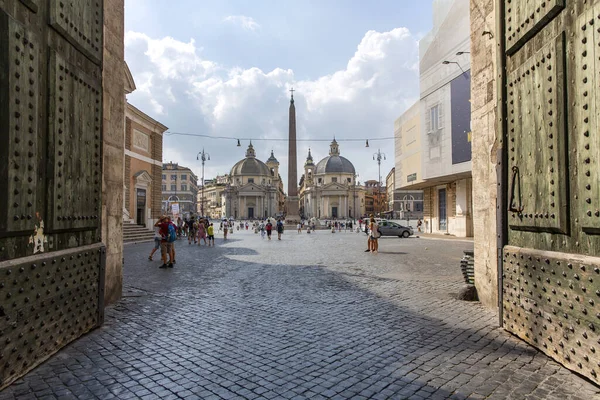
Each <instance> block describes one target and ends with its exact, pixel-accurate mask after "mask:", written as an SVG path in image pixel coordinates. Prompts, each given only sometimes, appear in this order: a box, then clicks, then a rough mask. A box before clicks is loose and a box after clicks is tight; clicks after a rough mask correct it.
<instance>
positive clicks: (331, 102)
mask: <svg viewBox="0 0 600 400" xmlns="http://www.w3.org/2000/svg"><path fill="white" fill-rule="evenodd" d="M431 8H432V1H431V0H374V1H369V2H367V1H363V0H306V1H281V0H279V1H274V0H273V1H271V0H256V1H242V0H238V1H232V0H220V1H205V0H203V1H200V0H125V60H126V61H127V64H128V65H129V68H130V70H131V72H132V75H133V78H134V80H135V83H136V86H137V90H136V91H135V92H133V93H132V94H130V95H128V96H127V99H128V101H129V102H130V103H131V104H133V105H134V106H136V107H137V108H139V109H141V110H142V111H143V112H145V113H146V114H148V115H149V116H151V117H152V118H154V119H156V120H158V121H159V122H161V123H163V124H164V125H166V126H167V127H169V130H168V132H167V133H166V134H165V135H164V140H163V161H164V162H170V161H173V162H178V163H179V164H180V165H183V166H186V167H189V168H191V169H192V170H193V171H194V172H195V173H196V175H198V177H199V179H200V177H201V162H200V161H197V155H198V153H199V152H200V151H202V150H204V151H205V152H206V153H208V154H209V155H210V161H206V163H205V170H204V177H205V179H211V178H214V177H215V176H216V175H217V174H219V175H221V174H226V173H229V171H230V169H231V167H232V166H233V164H234V163H235V162H237V161H239V160H241V159H243V158H244V156H245V152H246V149H247V147H248V144H249V139H253V143H252V144H253V146H254V148H255V150H256V153H257V158H259V159H261V160H263V161H266V160H267V158H269V156H270V153H271V151H273V152H274V155H275V157H276V158H277V159H278V161H279V162H280V174H281V176H282V178H283V181H284V188H285V189H286V190H287V161H288V158H287V154H288V143H287V141H286V139H287V137H288V111H289V100H290V92H289V89H290V88H292V87H293V88H294V89H295V92H294V100H295V107H296V125H297V135H298V142H297V158H298V179H300V176H301V175H302V173H303V171H304V168H303V166H304V161H305V160H306V156H307V153H308V149H309V148H310V149H311V152H312V155H313V158H314V159H315V162H317V161H318V160H321V159H322V158H324V157H326V156H327V155H328V153H329V144H330V142H331V140H332V139H333V138H334V137H335V138H336V140H337V141H338V142H339V145H340V153H341V155H342V156H344V157H346V158H348V159H349V160H350V161H351V162H352V163H353V164H354V166H355V168H356V172H357V173H358V174H359V178H358V180H359V181H361V182H364V181H366V180H369V179H377V175H378V165H377V161H374V160H373V155H374V153H376V152H377V151H378V150H380V151H381V152H382V153H383V154H384V155H385V156H386V157H385V160H382V161H381V176H382V181H383V184H384V185H385V177H386V175H387V174H388V172H389V171H390V170H391V168H393V166H394V141H393V139H385V140H378V139H383V138H392V137H393V135H394V120H395V119H397V118H398V117H399V116H401V115H402V113H403V112H404V111H405V110H406V109H408V108H409V107H410V106H411V105H412V104H414V103H415V102H416V101H417V100H418V97H419V71H418V65H419V51H418V41H419V39H420V38H422V37H423V36H424V35H425V34H426V33H427V32H428V31H429V30H430V29H431V25H432V15H431V14H432V10H431ZM179 133H183V134H185V135H181V134H179ZM198 135H202V136H198ZM206 136H208V137H206ZM216 137H226V138H234V139H218V138H216ZM366 138H368V139H369V144H370V147H369V148H366V147H365V142H364V140H356V139H366ZM237 139H240V142H241V147H237ZM348 139H350V141H348ZM352 139H354V140H352Z"/></svg>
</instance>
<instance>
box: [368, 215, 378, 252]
mask: <svg viewBox="0 0 600 400" xmlns="http://www.w3.org/2000/svg"><path fill="white" fill-rule="evenodd" d="M369 235H370V236H369V237H370V239H371V242H370V243H371V248H370V250H371V253H377V252H378V250H379V242H378V240H379V237H380V236H381V232H379V225H377V222H375V218H373V216H371V223H370V224H369Z"/></svg>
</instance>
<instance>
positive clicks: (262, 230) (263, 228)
mask: <svg viewBox="0 0 600 400" xmlns="http://www.w3.org/2000/svg"><path fill="white" fill-rule="evenodd" d="M259 229H260V237H261V239H264V238H265V235H266V232H265V224H263V223H262V222H261V224H260V227H259Z"/></svg>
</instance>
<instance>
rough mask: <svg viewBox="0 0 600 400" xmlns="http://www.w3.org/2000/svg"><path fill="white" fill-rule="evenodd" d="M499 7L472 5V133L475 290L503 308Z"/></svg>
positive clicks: (480, 0) (474, 1) (483, 0)
mask: <svg viewBox="0 0 600 400" xmlns="http://www.w3.org/2000/svg"><path fill="white" fill-rule="evenodd" d="M495 4H496V1H494V0H471V71H472V79H473V84H472V86H471V121H472V122H471V123H472V128H473V186H474V190H473V233H474V242H475V243H474V244H475V254H476V255H477V256H476V257H475V269H476V273H475V284H476V286H477V291H478V295H479V299H480V301H481V302H482V303H483V304H484V305H485V306H487V307H491V308H496V307H497V306H498V267H497V257H498V251H497V243H496V241H497V225H496V207H495V205H496V204H497V184H498V178H497V174H496V162H497V160H496V157H497V149H498V146H499V142H498V137H497V135H496V129H497V127H498V113H497V110H498V98H497V93H496V85H497V82H496V65H497V57H498V53H497V39H496V40H495V39H494V38H492V37H490V35H489V34H486V35H482V32H494V30H495V27H496V11H497V10H496V7H495Z"/></svg>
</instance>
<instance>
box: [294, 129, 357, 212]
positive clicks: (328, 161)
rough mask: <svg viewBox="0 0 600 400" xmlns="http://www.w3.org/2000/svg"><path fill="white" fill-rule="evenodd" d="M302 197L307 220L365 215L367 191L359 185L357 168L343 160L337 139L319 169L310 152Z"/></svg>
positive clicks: (320, 163)
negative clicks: (365, 194)
mask: <svg viewBox="0 0 600 400" xmlns="http://www.w3.org/2000/svg"><path fill="white" fill-rule="evenodd" d="M299 193H300V213H301V215H302V217H303V218H313V217H315V218H323V219H346V218H358V217H359V216H360V215H363V214H364V209H365V196H364V193H365V190H364V188H361V187H360V186H358V185H357V182H356V171H355V169H354V165H353V164H352V163H351V162H350V161H349V160H348V159H347V158H345V157H342V156H340V148H339V145H338V143H337V141H336V140H335V139H333V142H331V145H330V146H329V156H327V157H325V158H323V159H322V160H321V161H319V162H318V163H317V164H316V165H315V164H314V162H313V158H312V155H311V153H310V150H309V151H308V157H307V158H306V162H305V164H304V175H303V176H302V178H301V179H300V191H299ZM356 210H358V213H357V212H356Z"/></svg>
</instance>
